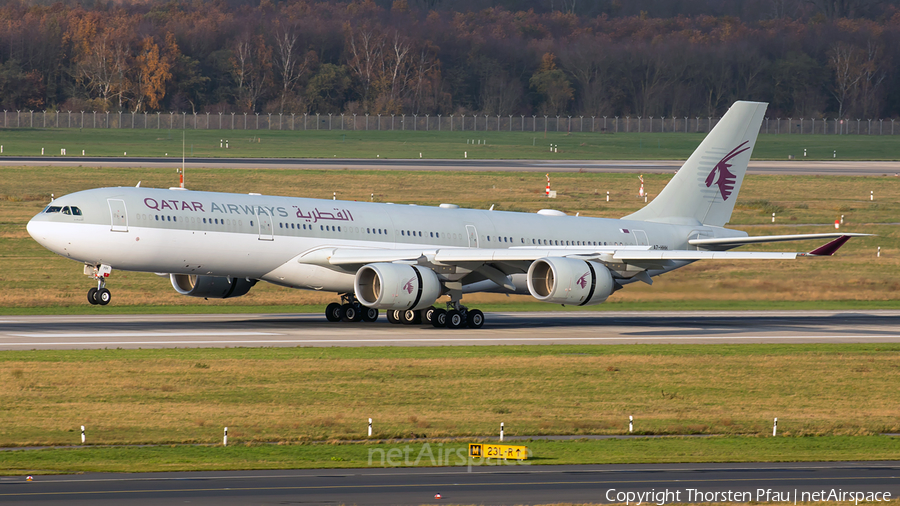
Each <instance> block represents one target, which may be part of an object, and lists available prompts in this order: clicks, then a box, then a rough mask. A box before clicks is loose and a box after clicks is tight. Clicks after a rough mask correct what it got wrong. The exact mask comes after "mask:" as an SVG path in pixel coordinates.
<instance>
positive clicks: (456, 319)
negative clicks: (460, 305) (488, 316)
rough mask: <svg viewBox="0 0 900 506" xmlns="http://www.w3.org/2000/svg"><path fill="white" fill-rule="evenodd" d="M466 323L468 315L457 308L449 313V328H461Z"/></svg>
mask: <svg viewBox="0 0 900 506" xmlns="http://www.w3.org/2000/svg"><path fill="white" fill-rule="evenodd" d="M465 325H466V316H465V315H464V314H462V313H461V312H459V311H457V310H455V309H454V310H452V311H450V312H448V313H447V328H448V329H461V328H463V327H464V326H465Z"/></svg>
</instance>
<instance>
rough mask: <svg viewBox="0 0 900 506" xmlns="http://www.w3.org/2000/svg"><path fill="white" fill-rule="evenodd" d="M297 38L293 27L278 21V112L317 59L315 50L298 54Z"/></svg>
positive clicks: (276, 46)
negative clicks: (279, 87)
mask: <svg viewBox="0 0 900 506" xmlns="http://www.w3.org/2000/svg"><path fill="white" fill-rule="evenodd" d="M298 40H299V36H298V35H297V32H296V30H295V29H294V28H293V27H285V26H284V25H283V24H282V23H278V26H277V27H276V29H275V50H276V58H275V65H276V66H277V68H278V74H279V76H280V77H281V104H280V107H279V111H280V112H284V104H285V100H286V99H287V97H288V95H289V94H291V93H293V91H294V88H295V87H296V86H297V82H298V81H299V80H300V79H301V78H302V77H303V76H304V75H305V74H306V73H307V72H308V71H309V69H310V67H311V66H312V65H314V64H315V62H316V60H317V58H316V53H315V51H307V52H306V53H304V54H303V56H300V55H299V54H298V52H299V48H298Z"/></svg>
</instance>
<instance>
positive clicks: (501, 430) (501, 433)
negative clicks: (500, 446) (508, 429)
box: [500, 422, 503, 443]
mask: <svg viewBox="0 0 900 506" xmlns="http://www.w3.org/2000/svg"><path fill="white" fill-rule="evenodd" d="M500 442H501V443H502V442H503V422H500Z"/></svg>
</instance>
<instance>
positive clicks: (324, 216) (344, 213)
mask: <svg viewBox="0 0 900 506" xmlns="http://www.w3.org/2000/svg"><path fill="white" fill-rule="evenodd" d="M294 209H296V210H297V217H298V218H303V219H305V220H306V221H308V222H312V223H316V222H318V221H321V220H334V221H353V215H351V214H350V211H348V210H346V209H338V208H336V207H335V208H333V209H334V211H336V212H333V213H332V212H323V211H319V208H318V207H316V208H314V209H313V210H312V211H310V212H309V214H304V213H303V210H302V209H300V208H299V207H298V206H294Z"/></svg>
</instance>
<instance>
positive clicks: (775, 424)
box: [772, 416, 778, 436]
mask: <svg viewBox="0 0 900 506" xmlns="http://www.w3.org/2000/svg"><path fill="white" fill-rule="evenodd" d="M776 434H778V417H777V416H776V417H775V423H774V424H773V425H772V435H773V436H774V435H776Z"/></svg>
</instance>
